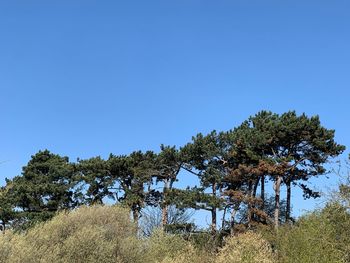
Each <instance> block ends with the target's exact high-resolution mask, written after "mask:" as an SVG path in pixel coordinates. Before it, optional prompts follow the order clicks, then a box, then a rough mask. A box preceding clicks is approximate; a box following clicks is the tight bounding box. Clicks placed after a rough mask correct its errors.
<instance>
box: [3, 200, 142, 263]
mask: <svg viewBox="0 0 350 263" xmlns="http://www.w3.org/2000/svg"><path fill="white" fill-rule="evenodd" d="M138 242H139V241H138V240H137V239H136V227H135V225H133V224H132V223H131V222H130V217H129V212H128V211H127V210H124V209H122V208H120V207H117V206H114V207H109V206H95V207H82V208H79V209H77V210H76V211H73V212H70V213H61V214H59V215H57V216H56V217H54V218H53V219H52V220H51V221H49V222H46V223H42V224H39V225H37V226H35V227H34V228H32V229H30V230H29V231H28V232H27V233H25V234H12V233H7V234H6V235H4V237H2V238H1V244H0V250H1V252H3V253H2V254H5V255H6V257H3V256H2V257H1V258H2V262H23V263H31V262H33V263H34V262H43V263H44V262H45V263H46V262H123V263H124V262H125V263H126V262H141V254H142V253H143V251H142V246H140V245H139V244H138ZM9 245H10V247H9Z"/></svg>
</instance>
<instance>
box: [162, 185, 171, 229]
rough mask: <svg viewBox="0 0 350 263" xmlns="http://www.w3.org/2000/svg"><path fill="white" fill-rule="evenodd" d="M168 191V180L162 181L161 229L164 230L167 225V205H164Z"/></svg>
mask: <svg viewBox="0 0 350 263" xmlns="http://www.w3.org/2000/svg"><path fill="white" fill-rule="evenodd" d="M168 189H169V180H165V181H164V188H163V204H162V228H163V230H165V226H166V225H167V224H168V205H167V204H166V191H167V190H168Z"/></svg>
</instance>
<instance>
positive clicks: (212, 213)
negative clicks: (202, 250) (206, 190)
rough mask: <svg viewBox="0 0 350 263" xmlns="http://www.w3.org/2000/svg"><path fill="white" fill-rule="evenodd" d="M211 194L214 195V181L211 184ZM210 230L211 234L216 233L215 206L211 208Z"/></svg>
mask: <svg viewBox="0 0 350 263" xmlns="http://www.w3.org/2000/svg"><path fill="white" fill-rule="evenodd" d="M212 191H213V196H214V197H216V183H213V186H212ZM211 231H212V233H213V234H215V233H216V206H213V207H212V209H211Z"/></svg>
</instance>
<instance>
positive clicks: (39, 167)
mask: <svg viewBox="0 0 350 263" xmlns="http://www.w3.org/2000/svg"><path fill="white" fill-rule="evenodd" d="M343 150H344V146H342V145H339V144H337V143H336V142H335V141H334V130H328V129H326V128H324V127H323V126H322V125H321V123H320V120H319V118H318V116H314V117H307V116H306V115H305V114H302V115H297V114H296V113H295V112H294V111H290V112H287V113H284V114H275V113H271V112H268V111H262V112H259V113H258V114H256V115H255V116H252V117H250V118H249V119H248V120H247V121H244V122H243V123H242V124H241V125H240V126H239V127H237V128H234V129H232V130H229V131H227V132H216V131H212V132H210V133H209V134H207V135H203V134H201V133H199V134H197V135H196V136H194V137H193V138H192V141H191V142H190V143H188V144H186V145H185V146H183V147H181V148H180V149H177V148H176V147H175V146H173V147H172V146H165V145H161V148H160V152H159V153H154V152H152V151H146V152H141V151H135V152H132V153H131V154H129V155H113V154H111V155H110V156H109V158H108V159H107V160H104V159H102V158H101V157H99V156H98V157H93V158H90V159H86V160H78V162H77V163H74V164H72V163H70V162H69V160H68V158H67V157H61V156H59V155H55V154H52V153H50V152H49V151H47V150H45V151H40V152H39V153H37V154H36V155H34V156H32V159H31V160H30V161H29V163H28V165H27V166H25V167H24V168H23V173H22V175H21V176H17V177H15V178H13V179H12V180H8V181H7V185H6V187H4V188H3V189H2V190H1V192H0V199H1V200H0V201H1V205H0V208H1V210H0V217H1V218H0V220H2V222H3V223H4V224H5V225H6V224H8V223H12V224H13V225H15V224H17V225H23V224H26V223H35V222H36V221H42V220H46V219H49V218H51V217H52V215H53V214H54V213H56V211H58V210H62V209H72V208H75V207H76V206H78V205H81V204H88V205H91V204H103V203H104V202H106V201H107V200H108V199H109V200H115V201H116V202H117V203H120V204H122V205H123V206H125V207H128V208H129V210H130V211H131V212H132V213H133V217H134V220H135V221H137V220H138V219H139V217H140V212H141V210H142V209H143V208H144V207H158V208H160V209H161V210H162V224H161V225H162V227H163V229H166V228H167V227H170V226H167V225H168V224H169V223H170V222H168V216H167V214H168V209H169V206H176V207H177V208H178V209H187V208H192V209H203V210H206V211H209V212H210V213H211V231H212V234H213V236H214V235H215V232H216V231H217V230H218V229H219V226H218V223H217V221H218V219H217V212H218V211H220V210H223V212H224V213H223V218H222V221H221V222H222V223H221V228H222V230H224V232H225V233H228V232H230V231H231V232H233V231H235V229H237V228H241V227H243V229H246V228H253V227H254V226H256V225H258V224H271V223H272V222H273V221H274V223H275V226H276V227H277V226H278V225H279V223H281V222H282V223H283V222H287V221H292V220H291V198H290V197H291V191H292V187H294V186H296V185H298V186H299V187H300V188H301V189H303V191H304V197H305V198H311V197H312V198H316V197H319V193H318V192H315V191H313V189H311V188H310V187H309V186H308V184H307V182H308V180H309V179H310V178H312V177H315V176H318V175H320V174H323V173H325V171H326V170H325V168H324V164H325V163H326V162H327V161H328V160H329V159H330V158H332V157H335V156H337V155H339V154H340V153H341V152H342V151H343ZM180 172H184V174H186V175H187V176H195V177H196V178H197V179H198V181H199V184H198V185H196V186H194V187H187V188H185V187H183V188H181V189H177V188H176V187H174V184H175V182H177V180H178V175H179V173H180ZM269 180H270V181H272V182H273V184H274V188H273V189H274V191H275V197H274V198H275V199H274V211H273V212H274V213H273V215H272V206H271V200H270V199H267V198H266V197H265V191H266V190H265V182H268V181H269ZM281 187H286V190H287V191H286V192H287V195H286V203H285V206H284V204H283V203H282V201H281V200H282V199H281V197H280V192H281ZM342 191H343V193H344V194H346V193H347V188H346V187H345V186H344V187H343V190H342ZM282 208H285V211H283V209H282ZM272 216H273V217H274V220H273V219H272ZM184 223H185V224H186V222H184Z"/></svg>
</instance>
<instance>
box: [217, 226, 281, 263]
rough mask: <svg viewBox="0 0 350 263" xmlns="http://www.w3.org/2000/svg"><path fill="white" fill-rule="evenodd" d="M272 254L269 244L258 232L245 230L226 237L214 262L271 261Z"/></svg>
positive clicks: (262, 262) (267, 262) (266, 262)
mask: <svg viewBox="0 0 350 263" xmlns="http://www.w3.org/2000/svg"><path fill="white" fill-rule="evenodd" d="M273 259H274V256H273V253H272V249H271V247H270V244H269V243H268V242H267V241H266V240H264V239H263V238H262V236H261V235H260V234H257V233H254V232H246V233H243V234H239V235H237V236H232V237H228V238H227V240H226V242H225V245H224V247H223V248H222V249H221V250H220V251H219V254H218V256H217V259H216V261H215V262H216V263H236V262H237V263H243V262H247V263H254V262H257V263H258V262H259V263H272V262H274V260H273Z"/></svg>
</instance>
